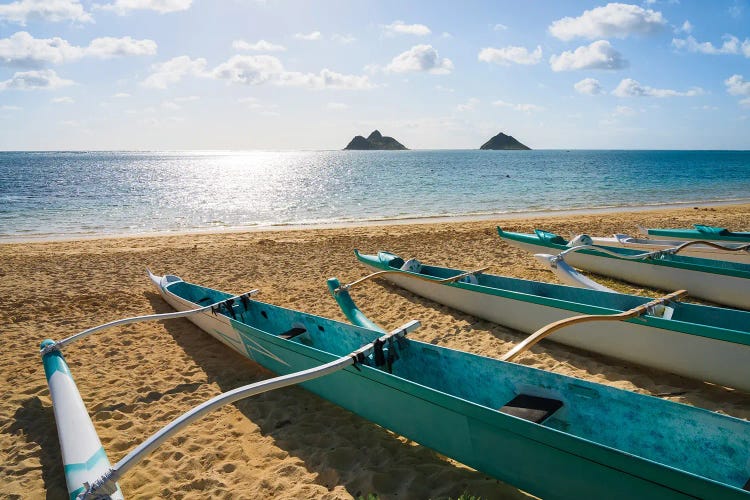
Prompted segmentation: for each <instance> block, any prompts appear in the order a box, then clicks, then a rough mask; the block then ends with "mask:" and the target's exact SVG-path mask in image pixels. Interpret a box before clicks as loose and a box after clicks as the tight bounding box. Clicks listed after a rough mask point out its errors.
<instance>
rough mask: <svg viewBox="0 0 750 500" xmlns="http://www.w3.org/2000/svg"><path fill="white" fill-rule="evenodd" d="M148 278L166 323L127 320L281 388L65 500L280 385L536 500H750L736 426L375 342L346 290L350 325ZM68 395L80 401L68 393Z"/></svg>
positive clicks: (586, 387) (134, 457)
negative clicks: (184, 326)
mask: <svg viewBox="0 0 750 500" xmlns="http://www.w3.org/2000/svg"><path fill="white" fill-rule="evenodd" d="M152 279H153V280H154V283H155V285H156V286H157V288H158V290H159V292H160V293H161V295H162V297H163V298H164V299H165V300H166V301H167V302H168V303H169V304H171V305H172V306H173V307H174V308H175V309H177V310H178V311H180V312H177V313H169V314H162V315H152V316H149V317H142V318H141V319H145V318H149V319H168V317H177V316H178V315H182V316H183V317H187V318H188V319H190V321H192V322H193V323H195V324H196V325H197V326H199V327H200V328H201V329H203V330H205V331H206V332H207V333H208V334H210V335H212V336H213V337H215V338H216V339H217V340H219V341H221V342H223V343H224V344H226V345H227V346H229V347H231V348H232V349H234V350H236V351H237V352H239V353H241V354H243V355H244V356H246V357H248V358H250V359H252V360H254V361H256V362H257V363H259V364H261V365H263V366H264V367H266V368H268V369H270V370H272V371H274V372H276V373H279V374H282V375H280V376H279V377H276V378H273V379H270V380H268V381H264V382H260V383H256V384H251V385H250V386H245V387H241V388H238V389H235V390H233V391H229V392H227V393H225V394H223V395H221V396H217V397H216V398H213V399H212V400H209V401H208V402H206V403H204V404H202V405H200V406H198V407H196V408H195V409H193V410H191V411H190V412H188V413H186V414H185V415H183V416H181V417H178V418H177V419H176V420H175V421H173V422H172V423H170V424H168V426H167V427H165V429H167V430H162V431H159V432H157V434H155V435H154V436H152V437H151V438H149V439H148V440H147V441H145V442H144V443H143V444H141V445H139V446H138V447H136V449H135V450H134V451H132V452H130V453H129V454H128V455H127V456H126V457H125V458H123V459H122V460H121V461H120V462H118V463H117V464H115V465H114V466H112V467H110V468H109V469H108V470H107V471H106V472H105V473H104V474H103V475H102V476H101V477H98V479H95V477H96V476H94V478H91V477H86V473H85V472H84V470H85V468H86V467H85V466H86V463H83V464H80V467H79V469H80V470H79V472H80V473H79V474H78V475H77V476H75V480H77V481H83V485H77V484H73V485H71V484H70V483H69V486H68V487H69V490H70V491H71V494H70V496H71V498H95V497H96V495H108V494H110V493H109V492H114V494H119V489H117V488H116V480H117V479H118V478H120V477H121V476H122V474H124V473H125V472H126V471H127V470H128V469H129V467H131V466H132V465H133V464H134V463H137V461H138V460H140V459H142V458H143V456H144V454H145V453H147V452H149V451H151V450H153V449H154V448H155V447H156V446H158V445H159V444H160V443H161V442H163V441H164V440H165V439H167V438H168V437H171V436H173V435H174V434H175V433H176V432H178V431H179V430H181V429H182V428H183V427H184V425H187V424H188V423H190V422H192V421H194V420H196V419H197V418H200V417H202V416H203V415H205V414H206V413H207V412H208V411H210V410H212V409H215V408H217V407H219V406H220V405H223V404H227V403H229V402H232V401H236V400H238V399H241V398H242V397H247V396H249V395H253V394H257V393H259V392H262V391H261V386H264V387H265V390H268V389H273V388H277V387H283V386H286V385H291V384H293V383H301V384H302V386H303V387H304V388H306V389H308V390H309V391H311V392H313V393H315V394H318V395H319V396H321V397H323V398H325V399H328V400H330V401H332V402H333V403H335V404H337V405H339V406H341V407H343V408H346V409H348V410H350V411H352V412H354V413H356V414H358V415H360V416H362V417H364V418H366V419H368V420H370V421H372V422H374V423H377V424H379V425H381V426H383V427H385V428H387V429H390V430H392V431H394V432H396V433H398V434H401V435H403V436H405V437H408V438H410V439H413V440H415V441H417V442H419V443H421V444H422V445H425V446H428V447H431V448H433V449H435V450H436V451H438V452H439V453H442V454H444V455H446V456H449V457H452V458H454V459H456V460H458V461H460V462H462V463H464V464H466V465H468V466H471V467H474V468H476V469H477V470H480V471H482V472H484V473H486V474H489V475H491V476H494V477H496V478H498V479H501V480H503V481H507V482H509V483H511V484H514V485H516V486H518V487H520V488H522V489H524V490H527V491H529V492H531V493H534V494H537V495H540V496H543V497H545V498H605V497H606V498H623V499H625V498H628V499H629V498H634V497H637V498H659V499H670V498H695V497H702V498H722V499H723V498H726V499H730V498H737V499H740V498H744V499H747V498H750V492H748V491H747V488H748V478H750V460H748V458H750V451H749V450H750V422H747V421H745V420H741V419H737V418H732V417H729V416H726V415H721V414H718V413H714V412H710V411H707V410H703V409H700V408H695V407H691V406H687V405H682V404H679V403H674V402H670V401H667V400H661V399H659V398H655V397H651V396H645V395H641V394H635V393H632V392H628V391H624V390H621V389H616V388H613V387H607V386H602V385H599V384H595V383H591V382H586V381H582V380H578V379H575V378H571V377H566V376H563V375H558V374H554V373H549V372H545V371H542V370H538V369H534V368H531V367H527V366H521V365H516V364H513V363H507V362H503V361H499V360H496V359H491V358H486V357H482V356H476V355H472V354H468V353H464V352H460V351H455V350H452V349H447V348H443V347H440V346H436V345H432V344H426V343H422V342H418V341H415V340H411V339H409V338H407V337H406V334H407V333H408V331H410V330H411V329H413V327H414V326H415V325H414V324H407V325H405V326H404V327H402V328H399V329H396V330H394V331H392V332H390V333H388V334H385V335H384V334H383V331H382V330H381V329H379V328H378V329H375V328H376V327H375V325H374V324H373V323H372V322H370V321H369V320H368V319H367V318H366V317H365V316H364V315H363V314H362V313H361V312H360V311H359V310H358V309H357V308H356V306H355V305H354V303H353V302H352V300H351V297H350V296H349V294H348V292H346V291H339V292H338V293H337V294H336V299H337V301H338V302H339V304H342V305H343V307H345V310H346V312H347V315H348V317H349V318H350V319H353V320H355V321H358V322H360V324H362V325H364V326H353V325H349V324H346V323H341V322H338V321H333V320H329V319H325V318H321V317H318V316H314V315H310V314H306V313H303V312H299V311H295V310H292V309H285V308H283V307H278V306H273V305H270V304H266V303H263V302H258V301H256V300H254V299H252V298H251V295H250V294H243V295H240V296H231V295H230V294H228V293H224V292H220V291H217V290H213V289H210V288H206V287H202V286H198V285H194V284H191V283H187V282H185V281H183V280H181V279H180V278H178V277H176V276H171V275H167V276H164V277H157V276H153V278H152ZM329 288H330V289H332V290H333V289H336V288H338V281H337V280H335V279H332V280H329ZM204 304H205V305H204ZM170 315H171V316H170ZM136 320H138V319H137V318H131V319H128V320H122V321H120V322H113V323H111V324H108V325H109V326H111V325H114V324H124V323H125V322H133V321H136ZM105 326H106V325H105ZM101 328H103V327H96V328H94V329H90V330H89V331H86V332H81V334H78V335H77V336H79V335H83V334H84V333H87V332H90V331H95V330H99V329H101ZM77 336H73V337H77ZM73 337H70V338H69V339H72V338H73ZM67 341H68V339H64V340H63V341H60V342H52V341H46V342H45V348H44V349H43V350H42V356H43V360H44V364H45V369H46V368H47V367H48V366H49V367H50V370H47V377H48V380H50V382H51V383H50V387H51V388H52V386H53V384H52V378H54V377H55V376H57V371H59V368H58V367H60V366H61V365H64V363H65V361H64V359H63V357H62V354H61V352H60V349H61V348H62V347H64V346H65V345H66V342H67ZM53 358H54V359H53ZM53 362H54V363H53ZM50 371H52V373H50ZM63 371H64V374H63V375H62V376H63V377H68V378H69V371H68V370H67V368H65V369H64V370H63ZM70 383H71V384H72V379H70ZM72 389H74V390H75V391H74V392H75V394H74V396H78V399H80V396H79V395H78V392H77V389H75V385H74V384H73V385H72ZM68 396H70V394H69V393H66V392H64V391H60V392H58V391H55V392H52V401H53V406H54V407H55V416H56V420H57V423H58V432H59V433H60V434H61V435H60V439H61V442H62V440H63V439H68V436H67V435H68V434H70V435H72V437H75V436H76V435H77V434H79V431H80V432H85V431H86V428H87V426H86V425H85V424H84V422H83V421H84V420H85V421H88V422H89V425H90V420H89V417H88V415H87V414H86V412H85V408H83V409H82V413H81V411H80V410H81V408H75V407H72V406H71V405H69V404H68V401H69V398H68ZM73 399H74V397H73ZM74 406H75V405H74ZM81 406H82V405H81ZM58 409H59V410H60V412H58ZM67 442H70V441H67ZM63 453H64V454H65V452H63ZM105 460H106V457H105ZM67 471H68V466H67V464H66V472H67ZM68 477H71V476H68Z"/></svg>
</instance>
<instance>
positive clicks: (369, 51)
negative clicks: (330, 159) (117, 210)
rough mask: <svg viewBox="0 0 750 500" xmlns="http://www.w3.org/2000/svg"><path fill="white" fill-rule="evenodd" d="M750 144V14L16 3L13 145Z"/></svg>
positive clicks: (551, 7)
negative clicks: (372, 140)
mask: <svg viewBox="0 0 750 500" xmlns="http://www.w3.org/2000/svg"><path fill="white" fill-rule="evenodd" d="M374 129H378V130H380V132H381V133H383V134H384V135H390V136H393V137H395V138H396V139H397V140H399V141H400V142H402V143H403V144H404V145H406V146H407V147H408V148H411V149H475V148H478V147H479V146H480V145H481V144H483V143H484V142H485V141H487V140H488V139H489V138H490V137H492V136H494V135H495V134H497V133H499V132H504V133H506V134H508V135H512V136H514V137H515V138H516V139H518V140H520V141H521V142H523V143H524V144H526V145H528V146H530V147H532V148H538V149H750V0H727V1H720V0H717V1H711V2H706V1H697V0H695V1H687V0H664V1H661V0H650V1H646V2H639V3H605V2H589V1H567V0H561V1H552V0H550V1H541V0H539V1H525V2H518V1H498V0H494V1H487V2H481V1H471V0H467V1H462V2H449V1H441V0H431V1H421V0H415V1H408V2H407V1H403V0H398V1H390V0H384V1H377V0H367V1H364V0H330V1H325V0H319V1H313V0H309V1H303V0H299V1H292V0H265V1H262V0H210V1H209V0H97V1H80V0H14V1H10V2H9V1H7V0H1V1H0V150H179V149H192V150H206V149H230V150H256V149H261V150H326V149H341V148H343V147H344V146H345V145H346V144H347V143H348V142H349V140H351V138H352V137H353V136H355V135H364V136H367V135H368V134H369V133H370V132H371V131H372V130H374Z"/></svg>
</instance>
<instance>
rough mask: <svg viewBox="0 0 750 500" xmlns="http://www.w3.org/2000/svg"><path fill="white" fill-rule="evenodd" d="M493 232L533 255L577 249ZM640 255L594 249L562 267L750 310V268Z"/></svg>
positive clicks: (541, 236) (545, 237)
mask: <svg viewBox="0 0 750 500" xmlns="http://www.w3.org/2000/svg"><path fill="white" fill-rule="evenodd" d="M497 232H498V234H499V235H500V238H502V239H503V240H504V241H505V242H507V243H509V244H510V245H512V246H515V247H518V248H521V249H523V250H527V251H529V252H531V253H534V254H538V253H546V254H560V253H561V252H564V251H566V250H571V249H572V248H574V247H575V246H576V243H575V242H569V241H568V240H566V239H565V238H563V237H561V236H559V235H556V234H554V233H550V232H548V231H542V230H539V229H537V230H535V232H534V234H523V233H513V232H510V231H503V230H502V229H501V228H499V227H498V228H497ZM597 249H600V250H597ZM642 254H643V252H642V251H639V250H634V249H630V248H622V247H609V246H603V245H592V246H587V247H585V248H584V249H581V250H580V251H574V252H570V253H566V255H565V262H567V263H568V264H570V265H571V266H573V267H577V268H579V269H584V270H587V271H592V272H595V273H598V274H601V275H602V276H611V277H613V278H617V279H621V280H623V281H627V282H629V283H636V284H639V285H645V286H649V287H653V288H658V289H661V290H669V291H672V290H687V291H688V293H689V294H690V295H691V296H692V297H695V298H700V299H705V300H708V301H711V302H716V303H718V304H723V305H727V306H730V307H737V308H740V309H750V264H743V263H740V262H728V261H721V260H711V259H699V258H695V257H685V256H682V255H672V254H668V253H660V254H658V255H654V256H652V257H648V258H641V259H637V258H636V257H637V256H639V255H642Z"/></svg>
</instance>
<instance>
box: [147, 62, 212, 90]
mask: <svg viewBox="0 0 750 500" xmlns="http://www.w3.org/2000/svg"><path fill="white" fill-rule="evenodd" d="M206 64H207V62H206V60H205V59H203V58H198V59H190V57H188V56H179V57H174V58H172V59H170V60H169V61H165V62H162V63H157V64H153V65H152V66H151V71H152V73H151V74H150V75H149V76H148V77H147V78H146V79H145V80H143V82H141V85H143V86H144V87H150V88H155V89H166V88H167V87H168V86H169V85H172V84H174V83H177V82H179V81H180V80H182V79H183V78H184V77H186V76H202V75H204V71H205V69H206Z"/></svg>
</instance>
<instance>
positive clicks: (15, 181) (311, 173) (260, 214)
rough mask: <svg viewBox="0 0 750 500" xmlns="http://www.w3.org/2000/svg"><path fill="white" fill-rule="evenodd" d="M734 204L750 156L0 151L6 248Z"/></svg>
mask: <svg viewBox="0 0 750 500" xmlns="http://www.w3.org/2000/svg"><path fill="white" fill-rule="evenodd" d="M727 201H750V151H619V150H618V151H581V150H572V151H565V150H556V151H552V150H539V151H479V150H456V151H452V150H429V151H424V150H421V151H300V152H272V151H250V152H234V151H218V152H217V151H207V152H196V151H176V152H98V151H97V152H0V241H16V240H27V239H28V240H33V239H37V238H56V237H85V236H92V235H115V234H136V233H152V232H157V233H159V232H165V233H168V232H175V231H179V232H185V231H203V230H216V229H242V228H252V227H263V226H277V225H305V224H326V223H351V222H365V221H381V220H397V219H407V218H423V217H439V216H484V215H491V214H508V213H513V212H537V211H539V212H541V211H556V210H572V209H596V208H605V207H610V208H612V207H635V206H654V207H658V206H664V205H673V204H679V203H709V202H727ZM741 229H747V228H741Z"/></svg>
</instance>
